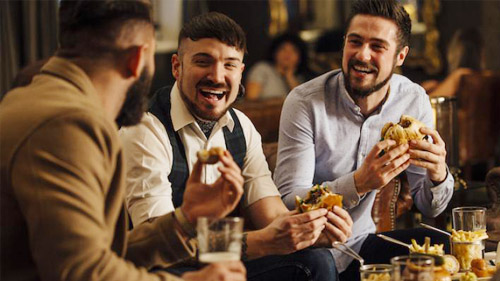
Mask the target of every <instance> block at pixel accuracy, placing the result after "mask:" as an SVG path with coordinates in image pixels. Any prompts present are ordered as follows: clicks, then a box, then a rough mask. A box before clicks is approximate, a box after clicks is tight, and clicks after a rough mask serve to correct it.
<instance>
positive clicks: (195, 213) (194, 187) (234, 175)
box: [181, 151, 243, 223]
mask: <svg viewBox="0 0 500 281" xmlns="http://www.w3.org/2000/svg"><path fill="white" fill-rule="evenodd" d="M220 161H221V163H222V166H221V167H219V168H218V169H219V172H220V173H221V176H220V178H219V179H218V180H217V181H216V182H215V183H213V184H211V185H208V184H204V183H202V181H201V174H202V169H203V164H201V163H200V162H199V161H196V163H195V164H194V166H193V172H192V173H191V175H190V177H189V179H188V181H187V183H186V190H185V191H184V199H183V202H182V206H181V209H182V211H183V212H184V215H185V216H186V218H187V220H188V221H189V222H190V223H195V222H196V219H197V218H198V217H201V216H207V217H215V218H221V217H224V216H226V215H227V214H229V213H230V212H231V211H232V210H234V208H235V207H236V206H237V205H238V202H239V200H240V198H241V196H242V195H243V177H242V176H241V170H240V168H239V167H238V165H237V164H236V163H235V162H234V160H233V157H231V154H230V153H229V151H224V154H223V155H222V156H221V157H220Z"/></svg>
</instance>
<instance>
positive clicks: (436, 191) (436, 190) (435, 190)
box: [427, 167, 455, 198]
mask: <svg viewBox="0 0 500 281" xmlns="http://www.w3.org/2000/svg"><path fill="white" fill-rule="evenodd" d="M427 181H428V184H429V186H430V190H431V192H432V195H433V197H434V198H438V197H439V196H440V195H442V194H445V193H446V191H447V190H448V189H452V190H453V187H454V184H455V180H454V179H453V175H452V174H451V172H450V170H449V169H448V167H446V178H445V179H444V181H443V182H442V183H440V184H438V185H436V186H434V184H433V182H432V181H431V180H430V178H429V177H427Z"/></svg>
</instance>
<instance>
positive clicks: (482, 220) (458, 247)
mask: <svg viewBox="0 0 500 281" xmlns="http://www.w3.org/2000/svg"><path fill="white" fill-rule="evenodd" d="M452 219H453V229H454V230H457V231H458V230H463V231H467V232H474V231H478V230H486V208H483V207H458V208H453V209H452ZM455 240H456V239H452V241H451V253H452V254H453V255H454V256H455V257H456V258H457V260H458V262H459V264H460V271H468V270H470V269H471V261H472V260H473V259H482V258H483V257H484V247H485V245H484V244H485V243H484V240H464V241H455Z"/></svg>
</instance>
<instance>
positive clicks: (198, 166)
mask: <svg viewBox="0 0 500 281" xmlns="http://www.w3.org/2000/svg"><path fill="white" fill-rule="evenodd" d="M202 170H203V164H202V163H201V162H200V160H196V162H195V163H194V165H193V171H192V172H191V176H190V177H189V181H191V182H201V173H202Z"/></svg>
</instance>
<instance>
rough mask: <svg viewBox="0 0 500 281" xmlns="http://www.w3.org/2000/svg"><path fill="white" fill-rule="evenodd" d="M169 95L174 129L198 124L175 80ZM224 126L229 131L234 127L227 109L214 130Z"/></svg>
mask: <svg viewBox="0 0 500 281" xmlns="http://www.w3.org/2000/svg"><path fill="white" fill-rule="evenodd" d="M170 96H171V104H172V107H171V109H170V116H172V125H173V126H174V130H175V131H178V130H180V129H182V128H184V127H185V126H188V125H190V124H195V126H198V124H196V119H195V117H194V116H193V114H191V112H190V111H189V109H188V108H187V106H186V104H185V103H184V100H183V99H182V97H181V93H180V91H179V88H178V84H177V82H175V83H174V86H173V87H172V90H171V92H170ZM224 126H227V127H228V129H229V131H231V132H232V131H233V129H234V120H233V118H232V116H231V114H230V113H229V111H228V112H226V113H225V114H224V115H223V116H222V117H221V118H220V119H219V121H218V122H217V124H216V125H215V127H214V130H218V129H220V128H223V127H224Z"/></svg>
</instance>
